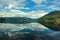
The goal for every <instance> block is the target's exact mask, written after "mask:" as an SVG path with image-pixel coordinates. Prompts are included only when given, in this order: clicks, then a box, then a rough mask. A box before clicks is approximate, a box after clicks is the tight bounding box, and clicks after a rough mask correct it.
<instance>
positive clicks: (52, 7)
mask: <svg viewBox="0 0 60 40" xmlns="http://www.w3.org/2000/svg"><path fill="white" fill-rule="evenodd" d="M47 8H49V9H53V10H60V8H59V7H58V5H50V6H48V7H47Z"/></svg>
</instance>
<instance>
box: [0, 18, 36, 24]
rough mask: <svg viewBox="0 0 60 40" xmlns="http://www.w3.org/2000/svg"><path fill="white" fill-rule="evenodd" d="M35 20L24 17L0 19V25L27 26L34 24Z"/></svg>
mask: <svg viewBox="0 0 60 40" xmlns="http://www.w3.org/2000/svg"><path fill="white" fill-rule="evenodd" d="M36 22H37V19H32V18H26V17H0V23H12V24H27V23H36Z"/></svg>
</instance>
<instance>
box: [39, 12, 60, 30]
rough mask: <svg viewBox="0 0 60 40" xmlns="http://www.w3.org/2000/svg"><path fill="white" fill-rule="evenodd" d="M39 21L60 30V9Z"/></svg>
mask: <svg viewBox="0 0 60 40" xmlns="http://www.w3.org/2000/svg"><path fill="white" fill-rule="evenodd" d="M38 22H39V23H41V24H43V25H44V26H46V27H48V28H50V29H52V30H60V11H53V12H50V13H49V14H47V15H45V16H43V17H41V18H39V19H38Z"/></svg>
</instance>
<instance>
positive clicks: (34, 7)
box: [0, 0, 60, 12]
mask: <svg viewBox="0 0 60 40" xmlns="http://www.w3.org/2000/svg"><path fill="white" fill-rule="evenodd" d="M7 9H9V10H12V9H13V10H19V11H22V12H31V11H39V10H43V11H45V12H50V11H54V10H60V0H0V10H7Z"/></svg>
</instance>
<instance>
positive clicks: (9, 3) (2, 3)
mask: <svg viewBox="0 0 60 40" xmlns="http://www.w3.org/2000/svg"><path fill="white" fill-rule="evenodd" d="M24 2H25V0H17V1H16V0H0V8H2V9H12V8H21V7H24V6H25V3H24ZM24 9H25V8H24Z"/></svg>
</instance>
